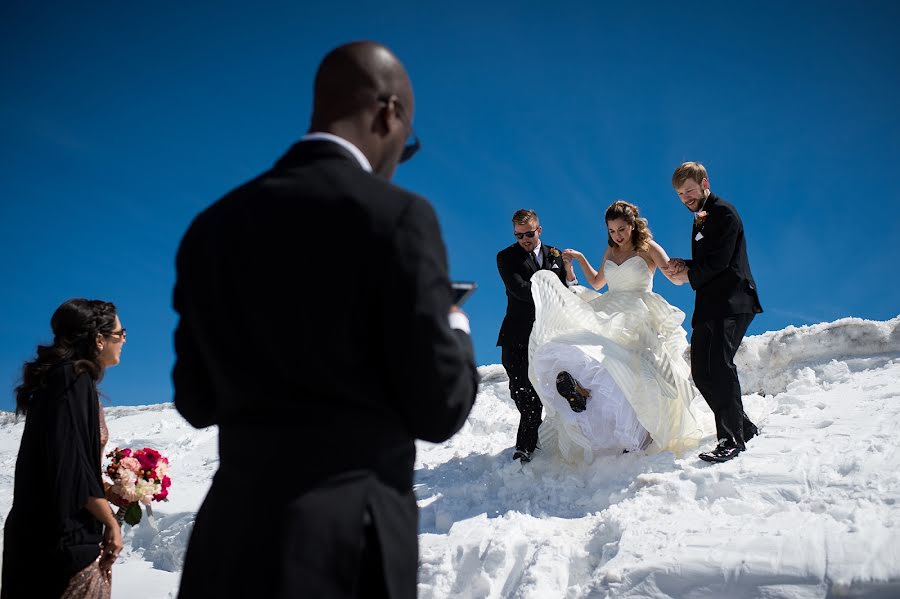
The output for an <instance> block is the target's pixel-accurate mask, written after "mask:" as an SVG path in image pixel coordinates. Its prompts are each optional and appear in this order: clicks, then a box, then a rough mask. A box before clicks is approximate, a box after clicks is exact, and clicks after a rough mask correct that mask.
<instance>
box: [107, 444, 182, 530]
mask: <svg viewBox="0 0 900 599" xmlns="http://www.w3.org/2000/svg"><path fill="white" fill-rule="evenodd" d="M106 457H108V458H111V460H112V461H111V462H110V464H109V466H107V468H106V474H107V476H109V478H110V480H111V481H112V484H110V485H109V486H108V487H107V498H108V499H109V500H110V501H111V502H112V503H113V504H115V505H117V506H119V510H118V512H117V513H116V519H117V520H118V521H119V524H121V523H122V521H123V520H124V521H125V522H127V523H128V524H131V525H132V526H134V525H135V524H137V523H138V522H140V521H141V504H143V505H144V506H146V509H147V515H148V516H149V515H152V514H153V512H152V511H151V509H150V502H151V501H168V499H167V497H168V495H169V486H170V485H171V484H172V480H171V479H170V478H169V477H168V472H169V458H167V457H165V456H163V455H161V454H160V453H159V452H158V451H156V450H155V449H151V448H149V447H145V448H143V449H137V450H134V451H132V450H131V449H128V448H125V449H119V448H118V447H116V448H115V449H113V450H112V451H111V452H109V453H108V454H106Z"/></svg>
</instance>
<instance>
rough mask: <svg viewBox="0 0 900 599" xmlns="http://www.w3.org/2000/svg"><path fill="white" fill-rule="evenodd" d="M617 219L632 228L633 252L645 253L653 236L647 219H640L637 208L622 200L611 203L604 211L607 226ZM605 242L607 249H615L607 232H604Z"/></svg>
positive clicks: (613, 242) (614, 244)
mask: <svg viewBox="0 0 900 599" xmlns="http://www.w3.org/2000/svg"><path fill="white" fill-rule="evenodd" d="M619 219H622V220H624V221H625V222H626V223H628V224H629V225H631V226H632V227H634V228H633V229H632V230H631V243H633V244H634V249H635V251H638V252H646V251H647V250H648V249H650V240H651V239H653V234H652V233H651V232H650V227H648V226H647V219H646V218H641V213H640V211H639V210H638V207H637V206H635V205H634V204H629V203H628V202H626V201H624V200H616V201H615V202H613V203H612V205H610V207H609V208H607V209H606V223H607V225H608V224H609V221H611V220H619ZM606 242H607V243H608V244H609V247H616V242H615V241H613V239H612V235H610V234H609V231H607V232H606Z"/></svg>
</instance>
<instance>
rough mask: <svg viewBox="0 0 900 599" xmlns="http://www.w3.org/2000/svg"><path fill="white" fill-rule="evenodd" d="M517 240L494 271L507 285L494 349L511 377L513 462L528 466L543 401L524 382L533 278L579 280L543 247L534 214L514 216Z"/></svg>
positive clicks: (551, 250) (500, 257) (499, 258)
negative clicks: (515, 421)
mask: <svg viewBox="0 0 900 599" xmlns="http://www.w3.org/2000/svg"><path fill="white" fill-rule="evenodd" d="M512 224H513V235H514V236H515V238H516V242H515V243H513V244H512V245H510V246H509V247H507V248H505V249H503V250H500V252H499V253H498V254H497V270H498V271H500V278H501V279H503V284H504V285H506V316H505V317H504V318H503V324H502V325H501V326H500V335H499V337H498V338H497V345H498V346H499V347H500V348H501V356H502V358H501V360H502V362H503V368H505V369H506V374H507V375H509V394H510V396H511V397H512V399H513V401H514V402H515V404H516V408H517V409H518V410H519V414H520V418H519V430H518V433H517V434H516V450H515V452H514V453H513V459H514V460H521V461H522V462H530V461H531V457H532V455H533V454H534V450H535V448H536V447H537V441H538V427H539V426H540V425H541V411H542V408H543V406H542V405H541V400H540V398H539V397H538V395H537V392H536V391H535V390H534V387H533V386H532V385H531V381H529V380H528V337H529V336H530V335H531V327H532V326H533V325H534V300H533V299H532V297H531V276H532V275H533V274H534V273H536V272H537V271H538V270H544V269H546V270H552V271H554V272H555V273H556V275H557V276H558V277H559V280H560V281H562V282H563V283H564V284H566V285H574V284H575V283H576V282H577V281H576V278H575V271H574V270H572V262H571V260H569V261H566V260H563V257H562V253H561V252H560V251H559V250H558V249H556V248H554V247H551V246H548V245H546V244H544V243H541V225H540V221H539V220H538V215H537V213H535V212H534V210H525V209H524V208H523V209H521V210H517V211H516V213H515V214H513V217H512Z"/></svg>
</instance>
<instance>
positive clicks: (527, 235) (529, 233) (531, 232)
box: [513, 229, 537, 239]
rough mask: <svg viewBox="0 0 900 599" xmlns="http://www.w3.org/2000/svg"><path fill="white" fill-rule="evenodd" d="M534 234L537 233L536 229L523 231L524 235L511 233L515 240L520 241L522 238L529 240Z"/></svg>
mask: <svg viewBox="0 0 900 599" xmlns="http://www.w3.org/2000/svg"><path fill="white" fill-rule="evenodd" d="M536 233H537V229H535V230H534V231H525V232H524V233H513V235H515V236H516V239H522V238H523V237H527V238H528V239H531V238H532V237H534V236H535V234H536Z"/></svg>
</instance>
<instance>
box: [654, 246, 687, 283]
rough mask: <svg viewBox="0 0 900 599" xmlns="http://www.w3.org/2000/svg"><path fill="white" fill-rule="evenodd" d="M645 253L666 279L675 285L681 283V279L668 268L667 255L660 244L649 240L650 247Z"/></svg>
mask: <svg viewBox="0 0 900 599" xmlns="http://www.w3.org/2000/svg"><path fill="white" fill-rule="evenodd" d="M647 253H648V254H649V255H650V258H651V259H653V263H654V264H656V266H657V267H659V272H661V273H662V274H664V275H665V277H666V278H667V279H669V280H670V281H671V282H672V283H674V284H675V285H681V284H682V283H684V281H683V280H681V279H679V278H677V277H676V276H675V275H674V274H673V273H672V272H671V271H670V270H669V255H668V254H666V250H664V249H663V248H662V246H661V245H659V244H658V243H656V242H655V241H653V240H652V239H651V240H650V249H649V250H647Z"/></svg>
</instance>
